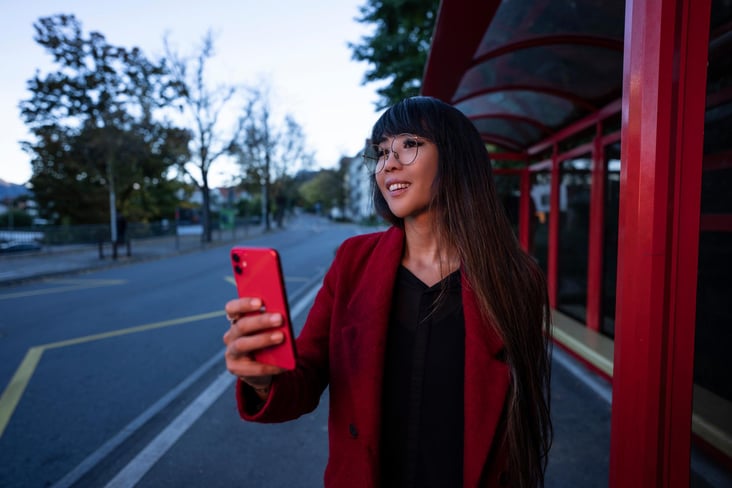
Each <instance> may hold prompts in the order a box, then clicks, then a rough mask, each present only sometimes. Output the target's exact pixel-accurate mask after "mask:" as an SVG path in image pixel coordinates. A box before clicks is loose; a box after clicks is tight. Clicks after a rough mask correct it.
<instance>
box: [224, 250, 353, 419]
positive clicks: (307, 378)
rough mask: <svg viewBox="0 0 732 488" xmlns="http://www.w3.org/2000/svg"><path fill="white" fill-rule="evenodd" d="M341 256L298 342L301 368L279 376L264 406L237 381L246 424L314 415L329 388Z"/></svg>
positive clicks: (244, 385)
mask: <svg viewBox="0 0 732 488" xmlns="http://www.w3.org/2000/svg"><path fill="white" fill-rule="evenodd" d="M338 268H339V265H338V256H336V259H335V260H334V262H333V264H332V265H331V267H330V269H329V270H328V272H327V273H326V275H325V278H324V280H323V285H322V287H321V288H320V291H319V292H318V294H317V295H316V297H315V301H314V303H313V307H312V308H311V309H310V313H309V314H308V317H307V320H306V321H305V325H304V327H303V329H302V332H301V333H300V335H299V337H298V338H297V341H296V351H297V366H296V368H295V369H294V370H292V371H287V372H285V373H282V374H280V375H277V376H275V378H274V380H273V382H272V389H271V390H270V393H269V397H268V398H267V400H266V401H265V402H264V404H263V405H261V406H260V405H258V403H261V401H260V400H259V398H258V397H257V396H256V395H255V394H254V391H253V390H252V389H251V388H250V387H249V386H248V385H247V384H246V383H244V382H243V381H241V380H237V385H236V397H237V405H238V408H239V414H240V415H241V417H242V418H243V419H244V420H249V421H254V422H263V423H272V422H284V421H287V420H292V419H295V418H297V417H299V416H301V415H303V414H306V413H309V412H312V411H313V410H315V408H316V407H317V406H318V403H319V402H320V396H321V395H322V393H323V391H324V390H325V388H326V386H327V385H328V376H329V340H330V323H331V317H332V314H333V303H334V299H335V293H334V291H335V290H336V287H335V284H336V283H337V275H338Z"/></svg>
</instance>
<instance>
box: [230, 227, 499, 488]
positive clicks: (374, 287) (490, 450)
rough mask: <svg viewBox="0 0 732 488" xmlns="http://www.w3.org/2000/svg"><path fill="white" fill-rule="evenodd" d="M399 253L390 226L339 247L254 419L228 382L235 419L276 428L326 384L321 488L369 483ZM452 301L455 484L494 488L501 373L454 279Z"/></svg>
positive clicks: (311, 403) (375, 466)
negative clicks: (292, 361) (459, 418)
mask: <svg viewBox="0 0 732 488" xmlns="http://www.w3.org/2000/svg"><path fill="white" fill-rule="evenodd" d="M403 246H404V233H403V231H402V230H401V229H398V228H391V229H389V230H387V231H386V232H380V233H375V234H369V235H362V236H357V237H353V238H351V239H348V240H346V241H345V242H343V244H342V245H341V246H340V248H339V250H338V252H337V253H336V257H335V260H334V262H333V264H332V266H331V268H330V269H329V270H328V272H327V273H326V275H325V278H324V281H323V286H322V288H321V290H320V291H319V292H318V295H317V297H316V299H315V302H314V304H313V307H312V309H311V310H310V314H309V315H308V318H307V322H306V323H305V326H304V328H303V330H302V332H301V334H300V336H299V337H298V339H297V353H298V366H297V368H296V369H295V370H294V371H291V372H287V373H284V374H282V375H279V376H277V377H276V379H275V381H274V382H273V386H272V390H271V392H270V395H269V398H268V399H267V402H266V403H265V405H264V406H263V407H262V408H261V410H259V411H258V412H257V413H256V414H255V415H249V414H247V413H246V411H245V399H244V395H243V394H242V391H241V388H242V385H241V382H238V383H239V384H238V388H237V398H238V402H239V411H240V414H241V416H242V418H244V419H245V420H252V421H256V422H282V421H286V420H291V419H294V418H297V417H299V416H300V415H302V414H304V413H307V412H310V411H312V410H314V409H315V407H316V406H317V405H318V402H319V400H320V395H321V393H322V392H323V390H324V389H325V388H326V386H329V387H330V413H329V418H328V436H329V443H330V453H329V460H328V466H327V468H326V471H325V486H326V487H348V488H354V487H376V486H378V476H379V429H380V414H381V408H380V406H381V390H382V388H381V380H382V376H383V366H384V364H383V362H384V361H383V359H384V351H385V346H386V329H387V325H388V322H389V311H390V308H391V298H392V289H393V284H394V280H395V277H396V272H397V268H398V267H399V264H400V262H401V257H402V251H403ZM462 299H463V309H464V315H465V399H464V400H465V402H464V403H465V429H464V442H465V448H464V468H463V479H464V484H465V486H500V485H501V483H500V481H503V482H504V483H505V482H506V481H507V480H505V476H506V475H505V474H503V470H504V469H505V463H506V452H505V449H503V448H502V447H499V445H500V444H502V443H501V442H499V441H497V440H495V439H496V438H502V437H503V436H502V435H501V434H500V432H503V428H502V427H503V426H502V425H500V424H502V416H501V413H502V410H503V406H504V402H505V398H506V392H507V389H508V384H509V368H508V366H507V365H506V364H505V363H504V362H502V361H501V360H500V359H498V357H497V356H499V353H500V352H501V350H502V349H503V343H502V342H501V340H500V339H499V337H498V336H497V335H496V334H495V333H494V332H492V329H491V328H490V327H489V326H488V324H486V323H485V322H484V321H482V320H481V319H480V314H479V312H478V308H477V304H476V302H475V297H474V295H473V293H472V292H471V290H470V286H469V285H468V283H467V281H466V280H465V278H464V277H463V279H462ZM497 431H498V432H497ZM501 478H503V479H501Z"/></svg>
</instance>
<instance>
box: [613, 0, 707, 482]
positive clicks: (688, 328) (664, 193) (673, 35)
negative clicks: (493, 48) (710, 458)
mask: <svg viewBox="0 0 732 488" xmlns="http://www.w3.org/2000/svg"><path fill="white" fill-rule="evenodd" d="M710 4H711V0H693V2H692V0H645V1H629V2H628V5H627V8H626V23H625V49H626V54H625V59H624V67H623V125H622V147H621V154H622V166H621V183H620V185H621V187H620V188H621V189H620V191H621V194H622V198H621V200H620V220H619V246H618V247H619V249H618V279H617V281H618V288H617V303H616V333H615V358H614V371H613V405H612V422H611V445H610V470H609V471H610V486H611V487H627V486H672V487H675V486H679V487H682V486H683V487H688V486H689V470H690V444H691V412H692V394H693V393H692V386H693V366H694V361H693V358H694V320H695V313H696V273H697V256H698V236H699V209H700V194H701V170H702V147H703V133H704V108H705V102H704V99H705V94H706V62H707V49H708V35H709V15H710V9H711V6H710Z"/></svg>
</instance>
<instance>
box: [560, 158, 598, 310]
mask: <svg viewBox="0 0 732 488" xmlns="http://www.w3.org/2000/svg"><path fill="white" fill-rule="evenodd" d="M561 174H562V182H561V184H560V185H559V188H560V194H559V209H560V212H561V213H560V217H559V270H558V294H557V308H558V309H559V310H561V311H562V312H564V313H565V314H567V315H569V316H570V317H573V318H575V319H577V320H579V321H581V322H586V321H587V256H588V250H589V237H590V189H591V181H592V158H591V156H590V155H589V154H588V155H586V156H584V157H580V158H574V159H568V160H565V161H562V163H561Z"/></svg>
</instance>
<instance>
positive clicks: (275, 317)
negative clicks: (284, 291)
mask: <svg viewBox="0 0 732 488" xmlns="http://www.w3.org/2000/svg"><path fill="white" fill-rule="evenodd" d="M269 323H270V324H272V325H280V324H281V323H282V315H280V314H278V313H273V314H272V315H271V316H270V317H269Z"/></svg>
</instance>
